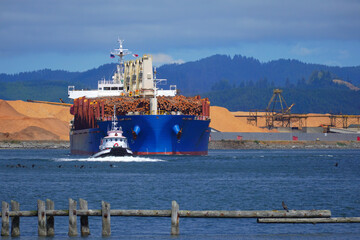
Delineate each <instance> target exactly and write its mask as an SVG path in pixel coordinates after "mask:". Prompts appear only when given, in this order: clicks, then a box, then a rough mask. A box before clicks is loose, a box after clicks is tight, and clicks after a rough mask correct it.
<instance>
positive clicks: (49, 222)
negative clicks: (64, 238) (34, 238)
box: [46, 199, 55, 237]
mask: <svg viewBox="0 0 360 240" xmlns="http://www.w3.org/2000/svg"><path fill="white" fill-rule="evenodd" d="M46 210H47V211H48V210H55V204H54V202H53V201H51V200H50V199H46ZM54 225H55V218H54V216H49V215H48V214H46V236H48V237H52V236H54V235H55V228H54Z"/></svg>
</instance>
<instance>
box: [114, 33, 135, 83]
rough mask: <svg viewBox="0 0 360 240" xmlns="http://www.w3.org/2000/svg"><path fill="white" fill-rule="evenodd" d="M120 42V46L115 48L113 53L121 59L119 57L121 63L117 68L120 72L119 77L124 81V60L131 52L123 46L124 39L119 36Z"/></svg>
mask: <svg viewBox="0 0 360 240" xmlns="http://www.w3.org/2000/svg"><path fill="white" fill-rule="evenodd" d="M118 43H119V48H116V49H114V51H113V52H111V55H113V56H118V57H119V59H118V60H119V65H118V68H117V73H118V74H119V77H120V79H119V80H120V81H124V61H123V58H124V57H125V56H126V55H129V54H131V52H130V51H128V49H126V48H123V43H124V40H122V39H120V38H118Z"/></svg>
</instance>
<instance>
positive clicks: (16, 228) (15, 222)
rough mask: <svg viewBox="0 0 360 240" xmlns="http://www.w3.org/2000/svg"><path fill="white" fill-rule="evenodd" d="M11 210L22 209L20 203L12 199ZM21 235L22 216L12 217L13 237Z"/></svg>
mask: <svg viewBox="0 0 360 240" xmlns="http://www.w3.org/2000/svg"><path fill="white" fill-rule="evenodd" d="M11 211H20V204H19V203H18V202H16V201H13V200H11ZM18 236H20V217H11V237H18Z"/></svg>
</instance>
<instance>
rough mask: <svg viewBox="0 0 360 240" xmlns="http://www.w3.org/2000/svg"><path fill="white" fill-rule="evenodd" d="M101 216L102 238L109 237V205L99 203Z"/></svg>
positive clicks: (102, 202)
mask: <svg viewBox="0 0 360 240" xmlns="http://www.w3.org/2000/svg"><path fill="white" fill-rule="evenodd" d="M101 216H102V236H103V237H106V236H110V235H111V225H110V203H107V202H105V201H101Z"/></svg>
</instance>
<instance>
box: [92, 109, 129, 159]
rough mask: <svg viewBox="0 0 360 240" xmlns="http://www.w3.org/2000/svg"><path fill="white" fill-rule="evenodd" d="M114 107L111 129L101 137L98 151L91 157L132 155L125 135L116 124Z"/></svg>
mask: <svg viewBox="0 0 360 240" xmlns="http://www.w3.org/2000/svg"><path fill="white" fill-rule="evenodd" d="M115 112H116V109H115V106H114V118H113V121H112V125H111V130H110V131H108V132H107V136H106V137H104V138H102V139H101V142H100V146H99V150H100V152H98V153H96V154H94V155H93V156H92V157H93V158H98V157H107V156H132V155H133V152H132V151H131V150H130V148H129V145H128V142H127V139H126V137H124V136H123V135H122V134H123V131H122V128H121V127H118V126H117V119H116V115H115Z"/></svg>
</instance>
